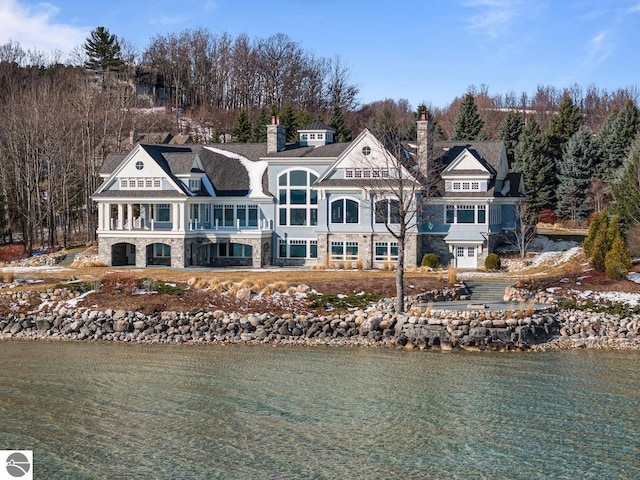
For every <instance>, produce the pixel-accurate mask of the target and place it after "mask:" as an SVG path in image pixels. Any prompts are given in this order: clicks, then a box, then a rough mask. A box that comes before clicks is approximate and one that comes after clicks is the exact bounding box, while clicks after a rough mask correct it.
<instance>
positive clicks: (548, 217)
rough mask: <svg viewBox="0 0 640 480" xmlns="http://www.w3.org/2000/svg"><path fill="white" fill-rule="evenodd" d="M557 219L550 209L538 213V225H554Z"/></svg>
mask: <svg viewBox="0 0 640 480" xmlns="http://www.w3.org/2000/svg"><path fill="white" fill-rule="evenodd" d="M557 221H558V217H557V216H556V213H555V212H554V211H553V210H552V209H551V208H544V209H542V210H540V213H538V222H540V223H556V222H557Z"/></svg>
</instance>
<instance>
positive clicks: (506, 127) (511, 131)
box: [498, 112, 524, 165]
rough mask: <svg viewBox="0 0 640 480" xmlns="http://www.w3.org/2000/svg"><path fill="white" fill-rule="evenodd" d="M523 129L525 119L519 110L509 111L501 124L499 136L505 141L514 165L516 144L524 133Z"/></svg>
mask: <svg viewBox="0 0 640 480" xmlns="http://www.w3.org/2000/svg"><path fill="white" fill-rule="evenodd" d="M523 130H524V120H522V115H520V114H519V113H517V112H509V113H507V115H506V116H505V117H504V120H503V121H502V123H501V124H500V130H499V132H498V138H499V139H500V140H502V141H503V142H504V146H505V149H506V151H507V159H508V160H509V165H512V164H513V162H514V160H515V150H516V146H517V145H518V142H519V141H520V136H521V135H522V131H523Z"/></svg>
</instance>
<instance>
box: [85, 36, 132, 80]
mask: <svg viewBox="0 0 640 480" xmlns="http://www.w3.org/2000/svg"><path fill="white" fill-rule="evenodd" d="M84 51H85V53H86V54H87V57H88V59H87V61H86V62H85V66H86V67H87V68H88V69H89V70H92V71H95V72H100V73H102V74H104V73H106V72H108V71H112V70H119V69H120V68H122V65H123V64H124V62H123V60H122V52H121V51H120V43H119V42H118V37H116V36H115V35H113V34H111V33H109V30H107V29H106V28H104V27H98V28H96V29H95V30H93V31H92V32H91V34H90V37H89V38H87V39H86V41H85V43H84Z"/></svg>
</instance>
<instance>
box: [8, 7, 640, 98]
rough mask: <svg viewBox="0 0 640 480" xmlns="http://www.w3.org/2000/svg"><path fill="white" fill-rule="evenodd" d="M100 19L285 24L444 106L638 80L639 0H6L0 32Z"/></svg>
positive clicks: (312, 48)
mask: <svg viewBox="0 0 640 480" xmlns="http://www.w3.org/2000/svg"><path fill="white" fill-rule="evenodd" d="M97 26H105V27H106V28H107V29H109V31H110V32H111V33H115V34H116V35H118V37H119V38H126V39H127V40H129V41H130V42H131V43H133V44H134V45H135V46H136V47H137V48H138V49H139V50H140V51H142V50H143V49H144V48H145V47H146V46H147V45H148V44H149V41H150V39H151V38H152V37H153V36H155V35H159V34H167V33H171V32H174V33H179V32H180V31H182V30H184V29H196V28H200V27H204V28H207V29H209V30H210V31H211V32H213V33H218V32H219V33H222V32H228V33H229V34H231V35H232V36H236V35H238V34H240V33H246V34H248V35H249V36H250V37H252V38H253V37H259V38H265V37H268V36H270V35H272V34H275V33H285V34H287V35H288V36H289V37H290V38H291V39H292V40H294V41H296V42H298V43H299V44H300V45H301V47H302V48H303V49H304V50H305V51H307V52H312V53H314V54H315V55H317V56H322V57H333V56H335V55H340V57H341V58H342V60H343V62H344V63H345V64H347V65H348V66H349V68H350V72H351V81H352V82H354V83H356V84H357V85H358V86H359V88H360V101H361V102H363V103H368V102H372V101H375V100H382V99H385V98H394V99H399V98H406V99H408V100H409V102H410V103H411V105H412V106H413V107H414V108H415V107H416V106H417V105H418V104H419V103H421V102H424V103H426V104H427V105H432V106H435V107H446V106H447V105H448V104H449V103H451V101H453V99H454V98H455V97H456V96H461V95H463V94H464V93H465V92H466V91H467V90H468V88H469V87H470V86H471V85H475V86H476V87H478V86H480V85H486V86H487V87H488V89H489V94H490V95H495V94H505V93H507V92H511V91H512V92H515V93H516V94H517V95H518V96H519V94H520V93H521V92H526V93H527V94H529V95H532V94H533V93H535V90H536V87H537V86H538V85H552V86H555V87H556V88H559V89H562V88H564V87H568V86H570V85H572V84H574V83H578V84H579V85H581V86H582V87H583V88H586V87H587V86H588V85H590V84H594V85H596V86H598V87H600V88H605V89H607V90H615V89H617V88H625V87H633V86H639V85H640V76H639V72H640V52H639V49H640V0H395V1H391V0H377V1H370V2H362V1H353V0H318V1H314V2H310V1H301V0H298V1H295V0H277V1H269V0H200V1H192V0H182V1H175V0H171V1H168V0H156V1H154V2H146V1H144V0H139V1H138V2H131V0H110V1H106V2H100V4H97V2H92V1H88V0H83V1H79V0H51V1H49V2H45V3H43V2H36V1H27V0H0V44H4V43H6V42H7V41H9V40H13V41H17V42H19V43H20V44H21V45H22V46H23V48H25V49H27V48H30V49H37V50H40V51H46V52H52V51H55V50H58V51H61V52H63V53H65V54H66V53H68V52H71V51H72V50H73V49H74V47H77V46H80V45H82V43H83V42H84V40H85V38H86V37H87V36H88V35H89V32H90V31H91V30H92V29H94V28H95V27H97Z"/></svg>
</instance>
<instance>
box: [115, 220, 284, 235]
mask: <svg viewBox="0 0 640 480" xmlns="http://www.w3.org/2000/svg"><path fill="white" fill-rule="evenodd" d="M173 227H174V224H173V222H157V221H155V220H145V219H144V218H143V217H135V218H133V219H131V220H125V221H124V222H123V223H122V226H118V221H117V219H115V218H110V219H109V230H114V231H121V230H129V231H151V232H153V231H162V232H166V231H170V230H173ZM272 229H273V222H272V221H269V220H267V219H261V220H259V221H258V222H257V223H255V224H252V225H246V224H244V225H243V224H241V222H240V220H236V222H234V224H233V225H228V224H227V225H224V224H223V225H221V224H220V222H219V221H218V220H215V221H214V222H199V221H197V220H192V221H190V222H188V223H187V225H186V229H185V230H187V231H206V230H208V231H227V232H228V231H242V230H258V231H264V230H272ZM178 230H179V231H181V228H180V226H179V227H178Z"/></svg>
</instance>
